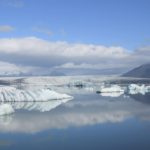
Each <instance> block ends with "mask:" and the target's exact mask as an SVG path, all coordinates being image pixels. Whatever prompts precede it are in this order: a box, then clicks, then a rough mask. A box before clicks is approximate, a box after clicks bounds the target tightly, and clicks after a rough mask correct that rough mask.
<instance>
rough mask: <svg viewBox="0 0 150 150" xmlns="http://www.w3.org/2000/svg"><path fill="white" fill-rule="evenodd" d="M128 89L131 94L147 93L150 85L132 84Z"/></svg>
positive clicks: (149, 90)
mask: <svg viewBox="0 0 150 150" xmlns="http://www.w3.org/2000/svg"><path fill="white" fill-rule="evenodd" d="M128 91H129V94H138V93H139V94H143V95H145V94H146V93H148V92H150V86H145V85H144V84H143V85H141V86H140V85H137V84H130V85H129V86H128Z"/></svg>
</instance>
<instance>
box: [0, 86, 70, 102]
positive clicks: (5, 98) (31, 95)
mask: <svg viewBox="0 0 150 150" xmlns="http://www.w3.org/2000/svg"><path fill="white" fill-rule="evenodd" d="M68 98H72V97H71V96H69V95H67V94H60V93H57V92H55V91H52V90H50V89H47V88H41V89H34V88H33V89H30V90H29V89H26V90H22V89H17V88H15V87H10V86H1V87H0V101H1V102H12V101H13V102H14V101H31V102H33V101H40V102H42V101H48V100H61V99H68Z"/></svg>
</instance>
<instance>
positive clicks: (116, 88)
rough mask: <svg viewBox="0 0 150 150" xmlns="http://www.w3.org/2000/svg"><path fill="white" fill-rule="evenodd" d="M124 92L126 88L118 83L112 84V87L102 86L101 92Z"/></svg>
mask: <svg viewBox="0 0 150 150" xmlns="http://www.w3.org/2000/svg"><path fill="white" fill-rule="evenodd" d="M114 92H124V89H123V88H122V87H120V86H118V85H111V86H110V87H102V88H101V90H100V93H114Z"/></svg>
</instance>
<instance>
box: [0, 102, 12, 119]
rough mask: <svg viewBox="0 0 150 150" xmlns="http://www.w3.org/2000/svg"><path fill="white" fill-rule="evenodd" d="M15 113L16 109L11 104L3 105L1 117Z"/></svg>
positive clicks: (0, 110) (0, 107)
mask: <svg viewBox="0 0 150 150" xmlns="http://www.w3.org/2000/svg"><path fill="white" fill-rule="evenodd" d="M12 113H14V109H13V107H12V106H11V105H10V104H1V105H0V116H2V115H9V114H12Z"/></svg>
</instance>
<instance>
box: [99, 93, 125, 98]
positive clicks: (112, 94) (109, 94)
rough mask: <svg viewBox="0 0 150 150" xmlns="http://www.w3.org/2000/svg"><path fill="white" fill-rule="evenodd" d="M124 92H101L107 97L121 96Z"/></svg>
mask: <svg viewBox="0 0 150 150" xmlns="http://www.w3.org/2000/svg"><path fill="white" fill-rule="evenodd" d="M122 94H124V92H113V93H100V95H101V96H107V97H119V96H121V95H122Z"/></svg>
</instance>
